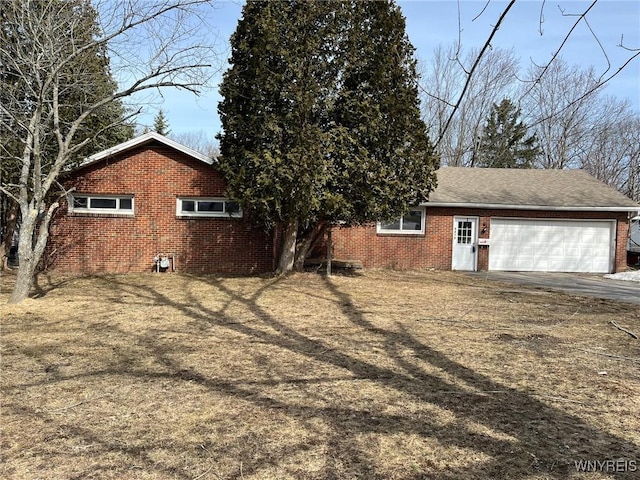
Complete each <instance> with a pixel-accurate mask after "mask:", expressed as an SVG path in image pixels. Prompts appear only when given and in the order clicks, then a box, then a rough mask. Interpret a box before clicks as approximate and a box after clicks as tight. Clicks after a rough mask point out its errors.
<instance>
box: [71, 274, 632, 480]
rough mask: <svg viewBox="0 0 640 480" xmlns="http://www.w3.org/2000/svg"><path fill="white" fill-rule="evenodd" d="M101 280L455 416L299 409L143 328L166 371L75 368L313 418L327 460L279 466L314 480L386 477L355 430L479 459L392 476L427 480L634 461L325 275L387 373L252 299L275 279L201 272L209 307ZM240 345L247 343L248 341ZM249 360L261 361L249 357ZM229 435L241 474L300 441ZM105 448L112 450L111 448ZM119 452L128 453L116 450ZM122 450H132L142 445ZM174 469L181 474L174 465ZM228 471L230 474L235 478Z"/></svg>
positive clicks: (615, 441) (579, 422)
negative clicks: (310, 467)
mask: <svg viewBox="0 0 640 480" xmlns="http://www.w3.org/2000/svg"><path fill="white" fill-rule="evenodd" d="M105 281H106V280H105ZM108 281H109V285H110V286H111V287H112V288H113V287H114V286H117V287H118V288H121V289H122V290H123V292H125V293H128V294H133V293H135V294H136V295H141V296H142V297H144V298H146V299H147V300H148V301H153V303H154V304H161V305H168V306H170V307H172V308H175V309H177V310H178V311H179V312H181V313H182V314H183V315H185V316H186V317H188V318H190V319H192V320H193V321H194V322H195V325H200V326H201V327H220V328H224V329H227V330H228V331H232V332H234V333H238V334H241V335H242V336H245V337H246V338H247V339H251V340H252V341H257V342H260V343H261V344H266V345H269V346H272V347H275V348H277V349H283V350H285V351H289V352H293V353H295V354H296V355H302V356H303V357H304V358H306V359H308V360H311V361H314V362H319V363H322V364H325V365H327V366H330V367H332V368H338V369H341V370H343V371H345V372H348V375H349V376H348V378H350V379H351V380H354V381H355V380H366V381H369V382H374V383H375V384H377V385H379V386H381V387H383V388H385V389H390V390H393V391H396V392H398V393H400V394H402V395H406V396H408V397H410V398H412V399H414V400H416V401H420V402H425V403H428V404H432V405H435V406H437V407H440V408H442V409H445V410H447V411H450V412H452V413H453V414H455V416H456V420H457V421H455V422H449V423H447V424H444V425H443V424H442V422H439V421H437V420H436V419H430V418H428V417H426V416H420V417H419V418H416V417H415V416H412V415H409V414H407V415H404V414H389V413H382V414H379V413H376V414H375V415H372V414H371V412H370V411H368V410H367V409H365V408H362V407H358V406H357V405H351V404H350V403H349V401H348V400H346V401H345V403H344V406H340V407H338V406H335V405H331V406H327V407H318V406H313V405H301V404H300V403H296V402H293V401H291V402H287V401H285V400H282V399H278V398H274V397H272V396H269V395H267V394H265V393H264V392H260V391H259V390H257V389H256V388H255V387H256V385H255V384H251V383H247V382H242V381H236V380H234V378H233V372H231V373H230V375H229V377H226V378H212V377H208V376H207V375H205V374H202V373H200V372H198V371H197V370H195V369H194V368H192V367H189V366H188V365H185V364H184V363H182V362H181V361H180V360H177V359H176V358H177V357H179V354H180V351H179V350H178V348H179V346H176V347H172V346H171V345H170V344H167V343H162V342H160V341H159V340H158V338H157V337H156V336H155V335H149V334H146V335H145V334H140V335H139V336H137V337H136V338H135V341H136V343H137V344H138V345H140V346H143V347H144V349H145V350H146V352H148V354H149V355H150V356H152V357H153V359H154V360H155V361H156V362H158V364H160V365H162V366H163V367H164V369H163V370H164V371H159V372H150V371H148V370H145V369H144V368H135V367H134V363H133V362H130V360H131V359H130V355H128V354H123V357H122V362H121V363H120V364H118V365H114V366H112V367H110V368H108V369H105V370H101V371H91V372H88V373H86V374H82V375H85V376H94V375H104V374H116V375H124V376H131V377H139V378H140V379H153V378H166V379H171V380H175V381H178V382H195V383H196V384H198V385H201V386H202V387H204V388H206V389H208V390H210V391H212V392H216V393H219V394H222V395H225V396H228V397H231V398H236V399H239V400H242V401H245V402H249V403H251V404H253V405H255V406H257V407H259V408H260V409H267V410H273V411H277V412H278V413H281V414H285V415H287V416H288V417H290V418H292V419H295V420H296V421H297V422H299V423H301V424H303V425H307V426H308V428H309V430H314V429H317V427H316V426H315V424H314V422H313V420H314V419H315V420H318V419H319V420H321V421H322V422H323V423H324V424H325V425H327V426H328V427H329V431H330V432H331V433H330V434H327V433H322V432H318V433H317V435H321V436H324V437H321V441H322V442H323V443H324V444H325V447H326V449H327V451H326V454H325V458H326V459H327V460H326V463H325V466H324V468H323V470H322V471H321V472H319V473H318V474H317V475H316V474H314V473H312V472H304V470H301V471H299V472H288V473H289V475H292V476H300V477H304V478H323V479H338V478H345V477H351V478H353V477H363V478H386V475H384V474H383V473H381V465H380V464H379V462H380V460H379V459H377V458H375V457H374V456H373V455H372V452H370V451H367V449H366V447H364V446H363V445H360V442H359V441H358V437H359V436H361V435H394V434H404V435H417V436H419V437H420V438H424V439H429V440H431V441H435V442H436V443H437V444H440V445H443V446H444V447H445V448H453V449H464V450H465V451H467V452H478V453H479V454H481V455H482V457H483V460H482V461H479V462H476V463H473V461H472V460H471V459H462V461H461V462H460V463H461V464H462V466H452V465H444V466H442V465H441V464H440V465H439V464H435V463H434V462H427V463H429V466H428V468H427V470H428V471H429V472H431V473H424V472H422V471H420V469H419V468H418V469H416V471H415V472H413V473H406V472H405V474H403V475H402V477H401V478H407V479H409V478H415V479H422V478H432V475H435V477H433V478H438V479H443V480H454V479H467V478H470V479H481V478H482V479H484V478H490V479H500V478H504V479H507V478H508V479H516V478H533V477H536V478H553V479H564V478H568V477H570V476H571V474H572V473H576V470H575V466H574V461H579V460H583V459H585V460H606V459H620V458H622V459H627V460H636V459H638V457H640V447H639V446H638V445H635V444H633V443H631V442H629V441H627V440H625V439H623V438H620V437H617V436H615V435H612V434H609V433H608V432H606V431H603V430H600V429H598V428H596V427H594V426H593V425H589V424H587V423H585V422H584V421H583V419H582V418H580V417H578V416H574V415H570V414H567V413H566V412H563V411H562V410H560V409H558V408H555V407H552V406H549V405H547V404H545V403H543V402H541V401H540V400H538V399H536V398H535V397H533V396H532V395H529V394H527V393H526V392H522V391H519V390H517V389H514V388H509V387H506V386H504V385H502V384H499V383H496V382H495V381H493V380H492V379H491V378H490V377H488V376H486V375H482V374H480V373H478V372H476V371H474V370H472V369H469V368H467V367H465V366H463V365H462V364H460V363H459V362H456V361H455V360H454V359H452V358H451V357H450V356H447V355H445V354H444V353H443V352H441V351H439V350H437V349H436V348H434V347H432V346H430V345H427V344H425V343H423V342H421V341H419V340H418V339H417V338H416V337H415V336H414V335H412V334H411V333H410V332H409V331H407V329H404V328H402V327H401V326H398V325H396V327H398V329H397V330H387V329H384V328H381V327H378V326H376V325H374V324H373V323H372V322H370V321H368V320H367V319H366V314H365V313H364V312H363V311H362V310H361V309H359V308H358V307H357V306H356V304H355V302H354V299H353V298H352V297H351V295H349V294H348V293H346V292H343V291H342V290H341V289H340V288H339V286H338V285H337V283H336V282H334V281H332V279H331V278H326V279H325V283H326V287H327V289H328V291H329V292H330V293H331V295H332V296H333V299H332V301H333V302H334V303H335V304H336V305H338V306H339V308H340V310H341V312H342V314H343V317H344V321H345V322H348V324H350V325H351V326H355V327H358V328H360V329H362V330H365V331H367V332H369V333H371V334H374V335H376V336H378V337H379V338H381V339H382V344H383V347H382V348H383V349H384V353H385V355H386V356H387V358H389V359H392V360H393V361H394V362H395V366H396V368H394V369H391V368H389V367H385V366H382V365H377V364H376V363H373V362H370V361H365V360H363V359H360V358H356V356H354V355H351V354H349V353H346V352H344V351H340V350H338V349H336V348H334V347H332V346H330V345H329V344H327V343H324V342H323V341H322V340H321V339H318V338H313V337H311V336H309V335H305V334H303V333H301V332H300V331H298V330H296V329H295V328H292V327H291V326H289V325H287V324H285V323H284V322H282V321H279V320H278V319H277V318H276V317H275V316H274V314H273V313H271V312H270V311H268V310H267V309H265V308H264V307H262V306H260V304H259V300H260V298H261V297H262V296H263V294H264V293H266V292H268V291H269V290H270V289H272V288H273V287H274V286H277V285H278V283H279V281H278V280H273V281H269V282H266V283H265V285H264V286H262V287H261V288H260V289H258V290H257V291H255V293H253V294H252V295H250V296H247V295H244V294H243V293H241V292H238V291H235V290H233V289H231V288H230V287H228V286H227V285H225V282H224V281H223V280H221V279H217V278H199V281H203V282H206V283H208V284H210V285H211V286H212V287H214V288H216V289H217V290H218V291H220V292H222V293H224V294H225V295H226V297H227V301H226V302H225V303H224V304H223V305H222V306H221V307H220V308H218V309H212V308H209V307H207V306H206V305H205V304H204V303H203V301H202V299H200V298H197V297H196V296H195V295H193V294H191V293H188V292H187V296H188V297H187V300H186V301H184V302H175V301H173V300H171V299H170V298H169V296H167V295H165V294H163V293H161V292H159V291H157V290H155V289H154V288H153V287H151V286H142V285H140V286H135V287H133V286H131V285H128V284H126V282H124V281H122V280H121V279H118V278H116V279H113V278H111V279H109V280H108ZM232 304H240V305H243V306H245V307H246V308H247V309H248V310H249V311H250V312H251V313H252V314H253V316H254V317H255V318H254V319H252V321H250V322H249V321H247V322H242V321H238V319H237V318H235V317H234V316H233V314H230V313H227V310H228V309H229V307H230V306H231V305H232ZM301 308H304V307H303V306H302V307H301ZM265 327H266V329H265ZM124 334H126V335H131V334H130V333H124ZM180 346H182V344H180ZM172 348H173V349H172ZM249 348H250V345H248V349H249ZM406 350H410V351H411V352H413V356H414V357H415V358H418V359H420V360H421V361H423V362H425V363H427V364H430V365H432V366H434V367H436V368H438V369H441V370H443V371H444V372H446V374H447V375H448V376H450V377H454V378H456V379H457V380H459V381H462V382H464V383H465V384H467V385H469V386H470V387H472V388H473V389H474V390H471V391H464V392H462V391H460V387H458V386H456V385H454V384H452V383H450V382H448V381H446V380H444V379H442V378H440V377H438V376H435V375H431V374H429V373H427V372H426V371H425V370H424V369H422V368H421V367H419V366H418V365H416V364H414V363H412V362H410V361H407V360H406V357H405V356H403V355H401V354H400V352H402V351H406ZM247 354H249V355H250V354H251V352H250V351H248V353H247ZM257 360H258V361H261V359H259V358H258V359H257ZM265 368H270V369H276V370H277V368H278V366H277V365H274V364H270V365H269V366H268V367H265ZM309 373H311V372H309ZM82 375H80V376H82ZM316 380H317V379H316ZM333 380H335V378H334V379H333ZM291 381H292V380H289V379H287V380H281V382H282V383H291ZM313 381H314V379H313V378H312V379H310V380H305V383H312V382H313ZM274 382H276V383H277V382H278V380H270V379H267V380H265V381H264V382H258V383H262V384H269V383H274ZM465 423H477V424H481V425H483V426H485V427H487V428H488V429H490V430H492V431H493V432H498V433H499V434H502V435H495V436H493V435H486V434H482V433H479V432H478V431H474V430H472V429H470V428H468V426H465ZM74 434H76V435H80V436H83V437H87V441H89V442H94V443H99V441H100V440H99V439H97V438H95V436H94V435H93V434H92V433H91V432H90V431H83V430H82V429H77V430H76V431H75V433H74ZM504 436H508V437H511V438H512V439H515V441H513V440H509V439H505V438H504ZM500 437H502V438H500ZM238 442H244V446H243V447H242V448H244V449H246V450H245V451H246V457H245V461H244V474H245V475H250V474H252V473H253V474H258V472H260V471H262V469H263V468H264V467H265V465H272V466H274V467H276V468H277V467H278V465H279V463H280V462H282V461H284V460H285V459H287V458H288V457H291V456H293V455H294V454H298V453H300V452H304V450H305V448H306V447H304V446H303V445H299V446H298V448H297V449H296V450H297V451H294V450H292V449H289V450H287V449H282V450H279V451H267V450H266V448H267V447H264V446H263V445H260V440H259V438H240V439H238ZM109 447H110V448H117V446H115V447H114V446H113V445H109ZM206 447H207V448H210V449H214V448H217V449H218V450H217V454H223V453H224V450H220V448H221V447H220V446H217V447H216V446H215V445H206ZM203 448H204V447H203ZM251 448H255V450H257V451H259V452H260V453H259V454H257V455H251V451H250V449H251ZM291 448H293V447H291ZM123 453H125V454H126V453H128V452H126V451H123ZM130 453H134V454H135V455H136V456H140V455H141V454H142V453H144V452H140V451H135V452H130ZM424 456H425V458H428V457H430V452H424ZM382 458H384V453H382ZM145 462H146V464H147V465H148V467H149V468H156V469H159V470H160V471H165V472H168V471H170V469H169V468H168V467H165V468H164V469H163V468H162V465H159V464H158V463H154V462H153V461H152V460H150V459H147V460H145ZM433 472H435V473H433ZM172 474H174V475H176V476H179V477H182V478H188V477H187V476H186V475H179V474H178V473H177V472H172ZM634 475H636V473H633V472H627V473H617V474H616V476H615V478H620V479H623V478H632V477H633V476H634ZM236 478H240V475H238V476H236Z"/></svg>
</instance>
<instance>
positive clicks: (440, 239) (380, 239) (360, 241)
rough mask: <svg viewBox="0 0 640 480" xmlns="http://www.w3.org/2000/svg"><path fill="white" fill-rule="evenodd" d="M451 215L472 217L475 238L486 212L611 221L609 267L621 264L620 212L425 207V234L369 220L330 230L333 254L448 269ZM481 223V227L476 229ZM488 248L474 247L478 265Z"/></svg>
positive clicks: (623, 233) (385, 264) (624, 230)
mask: <svg viewBox="0 0 640 480" xmlns="http://www.w3.org/2000/svg"><path fill="white" fill-rule="evenodd" d="M454 216H471V217H478V218H479V222H478V232H479V237H480V238H490V236H491V217H519V218H570V219H608V220H617V233H616V238H617V244H616V258H615V271H616V272H618V271H623V270H625V269H626V268H627V263H626V244H627V236H628V232H629V223H628V221H627V214H626V213H624V212H622V213H618V212H551V211H531V210H484V209H462V208H461V209H453V208H436V207H434V208H427V211H426V228H425V234H422V235H388V234H377V233H376V226H375V225H369V226H363V227H354V228H336V229H334V231H333V257H334V258H336V259H345V260H347V259H348V260H360V261H361V262H362V263H363V265H364V266H365V268H375V267H378V268H394V269H398V270H408V269H430V268H432V269H436V270H450V269H451V253H452V238H453V217H454ZM483 226H486V232H484V233H481V231H482V228H483ZM490 249H491V247H490V246H489V247H482V246H480V247H478V270H487V268H488V266H489V252H490Z"/></svg>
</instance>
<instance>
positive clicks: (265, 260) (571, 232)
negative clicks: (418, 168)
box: [48, 133, 640, 274]
mask: <svg viewBox="0 0 640 480" xmlns="http://www.w3.org/2000/svg"><path fill="white" fill-rule="evenodd" d="M65 186H66V187H67V188H68V189H72V188H73V190H72V192H71V193H70V194H69V195H68V198H67V201H66V202H63V205H62V206H61V208H60V209H59V210H58V212H57V214H56V218H55V219H54V221H53V224H52V227H51V235H50V241H49V246H48V262H49V265H50V266H51V267H52V268H56V269H58V270H62V271H74V272H113V273H124V272H145V271H152V270H154V269H156V270H164V271H166V270H177V271H183V272H184V271H187V272H195V273H227V274H253V273H262V272H270V271H273V270H274V269H275V265H276V264H275V261H276V259H277V254H278V248H279V237H278V231H277V229H276V230H274V231H272V232H266V231H264V230H263V229H261V228H259V227H255V226H252V225H251V224H250V223H248V222H247V221H245V219H243V214H242V211H241V210H240V209H239V207H238V205H237V204H235V203H234V202H231V201H229V200H228V199H226V198H225V190H226V186H225V182H224V180H223V178H222V176H221V175H220V173H219V172H218V171H217V170H216V169H215V164H214V162H213V160H211V159H210V158H208V157H206V156H205V155H202V154H200V153H198V152H195V151H193V150H191V149H189V148H187V147H185V146H183V145H180V144H178V143H176V142H174V141H172V140H170V139H168V138H165V137H163V136H162V135H158V134H156V133H147V134H144V135H142V136H140V137H137V138H134V139H133V140H130V141H128V142H125V143H122V144H120V145H117V146H115V147H113V148H111V149H108V150H105V151H103V152H100V153H97V154H95V155H93V156H91V157H89V158H88V159H87V160H86V161H85V162H84V163H83V164H82V165H81V166H80V167H79V168H77V169H76V170H74V171H73V172H71V173H70V174H69V175H68V176H67V178H66V179H65ZM638 211H640V205H638V204H636V203H634V202H633V201H631V200H629V199H628V198H626V197H625V196H623V195H622V194H620V193H618V192H617V191H616V190H614V189H612V188H610V187H608V186H606V185H605V184H603V183H601V182H600V181H598V180H596V179H595V178H593V177H591V176H590V175H588V174H587V173H585V172H582V171H577V170H562V171H559V170H519V169H485V168H482V169H479V168H441V169H440V170H439V171H438V187H437V189H436V190H435V191H434V192H432V194H431V195H430V198H429V201H428V202H426V203H424V204H422V205H420V206H417V207H415V208H412V209H411V211H410V212H409V213H408V214H407V215H405V216H404V217H402V218H400V219H397V220H396V221H395V222H389V223H381V222H379V223H377V224H373V225H368V226H362V227H355V228H334V230H333V235H332V237H333V256H334V258H339V259H351V260H359V261H361V262H362V263H363V265H364V266H365V267H384V268H396V269H428V268H433V269H439V270H451V269H453V270H517V271H535V270H542V271H575V272H603V273H604V272H615V271H620V270H624V269H625V268H626V246H627V238H628V232H629V218H630V217H633V216H634V215H637V212H638Z"/></svg>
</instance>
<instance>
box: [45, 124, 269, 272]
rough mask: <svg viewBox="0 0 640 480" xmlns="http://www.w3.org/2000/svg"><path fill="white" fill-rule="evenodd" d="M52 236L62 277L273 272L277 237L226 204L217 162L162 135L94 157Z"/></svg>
mask: <svg viewBox="0 0 640 480" xmlns="http://www.w3.org/2000/svg"><path fill="white" fill-rule="evenodd" d="M65 186H66V188H68V189H71V188H73V191H72V192H71V193H70V194H69V195H68V198H67V201H66V202H63V205H62V206H61V208H60V209H59V210H58V212H57V214H56V218H55V219H54V221H53V225H52V227H51V235H50V240H49V246H48V262H49V263H50V264H51V266H52V267H53V268H55V269H57V270H61V271H74V272H113V273H124V272H147V271H153V270H154V269H157V270H165V271H166V270H178V271H188V272H202V273H212V272H217V273H227V274H251V273H261V272H269V271H272V270H273V269H274V258H275V256H274V248H275V247H276V245H275V243H274V242H273V238H272V235H271V233H269V232H265V231H263V230H262V229H260V228H257V227H254V226H252V225H250V224H249V223H247V222H245V221H244V220H243V218H242V212H241V211H240V209H239V208H238V206H237V204H235V203H233V202H230V201H228V200H227V199H226V198H225V189H226V186H225V182H224V180H223V179H222V177H221V175H220V173H219V172H217V171H216V169H215V166H214V162H213V160H212V159H210V158H208V157H207V156H205V155H202V154H200V153H198V152H195V151H193V150H191V149H189V148H187V147H185V146H183V145H180V144H179V143H176V142H174V141H172V140H170V139H168V138H166V137H163V136H162V135H158V134H157V133H147V134H144V135H142V136H139V137H137V138H134V139H133V140H130V141H128V142H125V143H122V144H120V145H117V146H116V147H114V148H111V149H108V150H105V151H103V152H100V153H97V154H95V155H93V156H91V157H89V158H88V159H87V160H86V161H85V162H84V163H83V164H82V165H81V166H80V167H79V168H78V169H76V170H74V171H73V172H72V173H71V174H70V175H68V176H67V178H66V180H65Z"/></svg>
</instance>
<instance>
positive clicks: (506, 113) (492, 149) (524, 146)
mask: <svg viewBox="0 0 640 480" xmlns="http://www.w3.org/2000/svg"><path fill="white" fill-rule="evenodd" d="M519 117H520V109H518V108H517V107H516V106H515V105H514V104H513V103H512V102H511V101H510V100H509V99H507V98H505V99H503V100H502V102H500V104H496V103H494V104H493V108H492V110H491V113H490V114H489V118H488V119H487V123H486V125H485V128H484V131H483V134H482V137H481V138H480V141H479V143H478V148H477V150H476V161H475V164H476V166H478V167H493V168H532V167H533V165H534V162H535V160H536V158H537V157H538V156H539V155H540V154H541V151H540V148H539V147H538V140H537V138H536V135H535V134H533V135H531V136H529V137H527V136H526V135H527V131H528V127H527V126H526V125H525V124H524V123H523V122H522V121H519V120H518V119H519Z"/></svg>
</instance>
